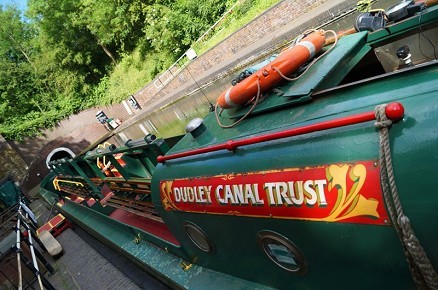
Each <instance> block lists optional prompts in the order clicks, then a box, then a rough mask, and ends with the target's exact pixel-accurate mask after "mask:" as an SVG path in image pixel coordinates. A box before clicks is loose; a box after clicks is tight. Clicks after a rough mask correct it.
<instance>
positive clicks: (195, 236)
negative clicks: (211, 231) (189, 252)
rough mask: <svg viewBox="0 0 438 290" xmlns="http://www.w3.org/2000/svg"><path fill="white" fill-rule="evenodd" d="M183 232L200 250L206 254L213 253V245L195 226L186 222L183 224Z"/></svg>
mask: <svg viewBox="0 0 438 290" xmlns="http://www.w3.org/2000/svg"><path fill="white" fill-rule="evenodd" d="M184 230H185V231H186V234H187V236H188V237H189V239H190V240H191V241H192V243H193V244H195V246H196V247H198V248H199V249H200V250H202V251H203V252H206V253H212V252H213V251H214V247H213V244H212V243H211V242H210V240H209V239H208V237H207V235H206V234H205V233H204V231H203V230H201V229H200V228H199V227H198V226H197V225H195V224H192V223H189V222H186V223H185V224H184Z"/></svg>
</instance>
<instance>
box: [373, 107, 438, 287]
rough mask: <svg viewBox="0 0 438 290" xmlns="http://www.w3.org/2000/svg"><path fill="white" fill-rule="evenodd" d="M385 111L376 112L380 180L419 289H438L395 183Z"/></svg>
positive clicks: (434, 273) (382, 108)
mask: <svg viewBox="0 0 438 290" xmlns="http://www.w3.org/2000/svg"><path fill="white" fill-rule="evenodd" d="M385 109H386V104H383V105H380V106H377V107H376V108H375V110H374V112H375V116H376V122H375V124H374V126H375V127H377V128H378V129H379V131H380V142H379V143H380V150H379V151H380V152H379V160H380V165H381V170H380V177H381V182H382V189H383V197H384V199H385V203H386V206H387V208H388V213H389V217H390V218H391V221H392V224H393V225H394V228H395V230H396V232H397V235H398V237H399V239H400V242H401V245H402V248H403V252H404V254H405V257H406V260H407V262H408V265H409V269H410V271H411V275H412V278H413V280H414V281H415V284H416V285H417V287H418V288H419V289H438V275H437V273H436V271H435V269H434V268H433V266H432V263H431V262H430V260H429V259H428V257H427V255H426V251H425V250H424V248H423V247H422V246H421V244H420V241H419V240H418V238H417V236H416V235H415V232H414V230H413V229H412V226H411V222H410V220H409V218H408V217H407V216H406V215H405V214H404V212H403V207H402V204H401V201H400V196H399V194H398V190H397V186H396V183H395V175H394V168H393V166H392V158H391V147H390V143H389V133H388V131H389V127H390V126H391V124H392V121H391V120H390V119H388V117H387V116H386V112H385Z"/></svg>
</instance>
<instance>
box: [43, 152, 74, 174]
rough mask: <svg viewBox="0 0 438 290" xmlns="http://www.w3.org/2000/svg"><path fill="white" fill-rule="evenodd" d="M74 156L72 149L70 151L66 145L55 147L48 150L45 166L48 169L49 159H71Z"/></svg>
mask: <svg viewBox="0 0 438 290" xmlns="http://www.w3.org/2000/svg"><path fill="white" fill-rule="evenodd" d="M75 156H76V154H74V153H73V151H71V150H70V149H68V148H66V147H59V148H56V149H54V150H52V152H50V153H49V155H47V158H46V166H47V168H49V169H50V167H49V163H50V162H51V161H54V160H58V159H62V158H68V159H71V158H73V157H75Z"/></svg>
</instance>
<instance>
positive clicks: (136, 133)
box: [108, 0, 400, 146]
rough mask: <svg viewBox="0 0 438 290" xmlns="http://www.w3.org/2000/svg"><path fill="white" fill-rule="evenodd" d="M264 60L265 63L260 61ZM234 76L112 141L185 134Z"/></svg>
mask: <svg viewBox="0 0 438 290" xmlns="http://www.w3.org/2000/svg"><path fill="white" fill-rule="evenodd" d="M399 2H400V0H380V1H376V2H375V3H374V4H373V6H372V7H373V8H383V9H387V8H388V7H390V6H392V5H394V4H396V3H399ZM358 15H359V13H358V12H352V13H349V14H347V15H345V16H344V17H341V18H340V19H336V21H334V22H333V23H328V24H327V25H325V26H323V27H321V28H323V29H325V30H334V31H343V30H347V29H349V28H351V27H354V24H355V21H356V18H357V16H358ZM281 49H283V47H280V48H279V49H278V51H273V52H272V54H274V53H278V52H279V51H280V50H281ZM260 61H262V60H258V61H256V62H260ZM254 64H255V63H252V64H249V65H248V66H252V65H254ZM234 77H235V74H229V75H225V76H224V77H223V78H221V79H219V80H215V81H214V82H211V83H209V84H206V85H204V86H202V87H199V88H197V89H195V90H194V91H192V92H191V93H189V94H188V95H185V96H181V98H179V99H178V100H176V101H174V102H172V103H170V104H168V105H166V106H164V107H162V108H160V109H158V110H156V111H154V112H150V113H146V114H144V113H143V114H144V116H143V117H142V118H140V119H139V120H138V121H137V122H136V123H135V124H133V125H131V126H129V127H126V128H125V129H123V130H122V131H120V132H118V133H117V134H115V135H114V136H113V137H112V138H111V139H110V140H108V141H109V142H110V143H113V144H118V145H119V146H122V145H123V144H125V142H126V141H127V140H129V139H131V140H136V139H140V138H143V137H144V136H145V135H147V134H154V135H156V136H157V137H159V138H168V137H171V136H176V135H181V134H184V133H185V126H186V125H187V123H188V122H189V121H190V120H191V119H193V118H196V117H200V118H204V117H205V116H206V115H207V114H208V113H209V110H210V108H211V104H215V103H216V99H217V97H218V96H219V95H220V94H221V93H222V92H223V91H224V90H226V89H228V88H229V87H230V86H231V80H232V79H233V78H234ZM195 82H196V81H195Z"/></svg>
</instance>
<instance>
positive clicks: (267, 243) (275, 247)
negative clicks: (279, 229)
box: [257, 231, 308, 275]
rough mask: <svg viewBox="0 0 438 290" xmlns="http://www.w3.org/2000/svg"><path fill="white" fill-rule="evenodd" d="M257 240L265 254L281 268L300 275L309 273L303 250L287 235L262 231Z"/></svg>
mask: <svg viewBox="0 0 438 290" xmlns="http://www.w3.org/2000/svg"><path fill="white" fill-rule="evenodd" d="M257 240H258V243H259V245H260V247H261V248H262V250H263V252H264V253H265V255H266V256H267V257H268V258H269V259H270V260H271V261H272V262H274V263H275V264H276V265H277V266H279V267H280V268H281V269H283V270H285V271H288V272H291V273H294V274H298V275H304V274H306V273H307V271H308V265H307V261H306V258H305V257H304V254H303V252H302V251H301V250H300V249H299V248H298V247H297V246H296V245H295V244H294V243H292V242H291V241H290V240H289V239H287V238H286V237H283V236H282V235H280V234H278V233H275V232H271V231H261V232H259V233H258V239H257Z"/></svg>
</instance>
